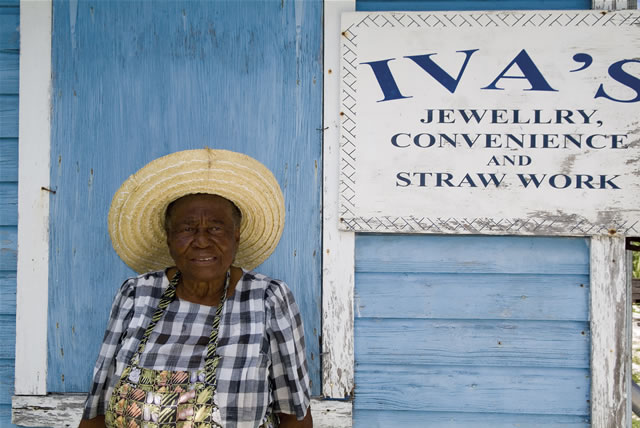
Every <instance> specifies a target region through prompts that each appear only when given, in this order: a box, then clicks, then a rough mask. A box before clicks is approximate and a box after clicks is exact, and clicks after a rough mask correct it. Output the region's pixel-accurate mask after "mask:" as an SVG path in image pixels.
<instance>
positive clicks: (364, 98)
mask: <svg viewBox="0 0 640 428" xmlns="http://www.w3.org/2000/svg"><path fill="white" fill-rule="evenodd" d="M341 46H342V52H341V58H342V62H341V73H342V74H341V85H342V86H341V103H342V105H341V113H340V114H341V118H342V123H341V135H340V138H341V141H340V146H341V160H340V162H341V164H340V215H341V218H340V227H341V228H342V229H344V230H354V231H365V232H401V233H492V234H505V233H506V234H541V235H545V234H546V235H549V234H551V235H554V234H560V235H598V234H605V233H614V231H615V232H616V233H620V234H626V235H638V234H640V132H639V128H640V125H639V123H640V114H639V113H640V108H639V107H640V59H638V52H640V14H639V13H638V12H637V11H621V12H604V11H563V12H557V11H532V12H522V11H519V12H442V13H434V12H422V13H419V12H416V13H392V12H390V13H362V12H361V13H357V12H354V13H345V14H343V15H342V42H341Z"/></svg>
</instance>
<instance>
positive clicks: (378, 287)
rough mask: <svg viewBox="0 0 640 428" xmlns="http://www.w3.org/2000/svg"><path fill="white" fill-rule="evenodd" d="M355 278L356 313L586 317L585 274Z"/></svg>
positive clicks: (364, 275)
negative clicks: (356, 279)
mask: <svg viewBox="0 0 640 428" xmlns="http://www.w3.org/2000/svg"><path fill="white" fill-rule="evenodd" d="M357 278H358V283H357V290H356V296H355V311H356V317H385V318H395V317H398V316H402V317H403V318H456V319H474V318H481V319H523V320H524V319H528V320H577V321H587V320H588V315H589V311H588V309H589V276H588V275H530V274H525V275H519V274H456V275H448V274H441V273H436V274H431V273H418V274H416V273H403V274H396V273H379V272H376V273H368V272H363V273H359V274H358V277H357ZM452 302H455V303H454V304H451V303H452Z"/></svg>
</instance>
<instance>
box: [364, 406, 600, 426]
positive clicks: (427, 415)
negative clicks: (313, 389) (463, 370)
mask: <svg viewBox="0 0 640 428" xmlns="http://www.w3.org/2000/svg"><path fill="white" fill-rule="evenodd" d="M543 426H544V427H554V428H590V427H591V424H590V423H589V418H588V417H584V416H562V415H530V414H529V415H518V414H504V413H498V414H495V413H467V412H451V413H447V412H407V411H403V412H400V411H376V410H355V411H354V413H353V427H354V428H371V427H402V428H425V427H437V428H469V427H473V428H514V427H517V428H540V427H543Z"/></svg>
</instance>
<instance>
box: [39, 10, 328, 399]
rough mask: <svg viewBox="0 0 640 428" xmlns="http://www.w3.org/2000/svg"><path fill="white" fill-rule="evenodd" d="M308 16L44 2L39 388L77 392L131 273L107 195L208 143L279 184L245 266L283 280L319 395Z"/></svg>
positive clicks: (315, 121)
mask: <svg viewBox="0 0 640 428" xmlns="http://www.w3.org/2000/svg"><path fill="white" fill-rule="evenodd" d="M321 17H322V2H320V1H301V0H300V1H287V2H281V1H275V0H274V1H242V2H204V1H197V2H193V1H183V2H160V3H151V2H117V3H112V2H98V3H89V2H86V1H79V2H56V3H54V19H53V22H54V29H53V48H52V50H53V68H54V70H53V75H54V81H53V116H52V118H53V119H52V147H51V164H52V169H51V186H52V188H54V189H55V190H56V193H55V195H52V196H51V229H50V230H51V247H50V248H51V258H50V282H49V284H50V304H49V326H48V328H49V333H48V339H49V353H48V356H49V377H48V388H49V391H55V392H65V391H86V390H87V389H88V386H89V381H90V374H91V367H92V364H93V361H94V358H95V356H96V355H97V350H98V346H99V339H100V337H101V335H102V331H104V326H105V323H106V319H107V312H108V308H109V304H110V302H111V300H112V297H113V294H114V292H115V290H116V288H117V287H118V286H119V285H120V283H121V282H122V281H123V280H124V279H125V278H126V277H128V276H130V275H132V272H131V271H130V270H129V269H128V268H126V266H124V264H123V263H122V262H121V261H120V260H119V259H118V257H117V256H116V255H115V253H114V251H113V250H112V248H111V243H110V241H109V238H108V234H107V227H106V217H107V211H108V207H109V204H110V202H111V197H112V195H113V193H114V192H115V191H116V189H117V188H118V187H119V185H120V184H121V183H122V181H123V180H124V179H126V178H127V176H128V175H130V174H131V173H133V172H135V171H136V170H137V169H139V168H140V167H142V166H143V165H144V164H146V163H147V162H149V161H151V160H152V159H154V158H156V157H158V156H161V155H165V154H168V153H170V152H174V151H177V150H181V149H188V148H201V147H205V146H208V147H212V148H224V149H231V150H236V151H241V152H244V153H247V154H248V155H250V156H253V157H255V158H256V159H258V160H260V161H261V162H263V163H264V164H265V165H266V166H267V167H269V168H270V169H271V170H272V171H273V173H274V175H275V176H276V178H277V179H278V181H279V183H280V185H281V187H282V189H283V192H284V195H285V200H286V202H285V204H286V215H287V220H286V226H285V231H284V234H283V237H282V240H281V242H280V244H279V246H278V248H277V249H276V252H275V253H274V254H273V256H272V257H271V258H270V259H269V260H268V261H267V262H265V263H264V264H263V265H262V266H260V267H259V268H258V269H257V270H258V271H260V272H262V273H265V274H267V275H270V276H273V277H276V278H280V279H282V280H284V281H286V282H287V283H288V284H289V285H290V287H291V288H292V290H293V292H294V294H295V296H296V299H297V301H298V303H299V305H300V307H301V309H302V312H303V318H304V322H305V331H306V338H307V350H308V353H307V356H308V362H309V367H310V370H311V379H312V382H313V393H314V394H319V393H320V390H319V380H320V377H319V370H320V366H319V363H320V358H319V334H320V305H321V299H320V296H321V295H320V261H321V256H320V242H321V235H320V232H321V230H320V221H321V217H320V214H321V197H322V195H321V177H322V175H321V173H322V172H321V166H320V165H321V132H320V128H321V119H322V117H321V102H322V93H321V88H322V70H321V58H322V57H321V54H322V33H321V31H322V27H321V25H322V20H321ZM87 320H90V321H89V322H87ZM63 351H64V356H62V352H63ZM62 375H64V379H65V380H64V382H63V381H62Z"/></svg>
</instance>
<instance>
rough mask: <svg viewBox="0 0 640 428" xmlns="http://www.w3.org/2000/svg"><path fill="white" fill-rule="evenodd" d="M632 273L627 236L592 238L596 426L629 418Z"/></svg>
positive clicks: (613, 426) (605, 427)
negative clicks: (627, 251)
mask: <svg viewBox="0 0 640 428" xmlns="http://www.w3.org/2000/svg"><path fill="white" fill-rule="evenodd" d="M630 299H631V277H630V272H629V270H628V269H627V254H626V251H625V239H624V237H621V236H611V237H609V236H594V237H593V238H591V365H592V373H591V376H592V381H591V391H592V393H591V401H592V403H593V404H592V413H591V420H592V423H593V426H594V427H598V428H617V427H627V426H629V424H630V423H631V422H630V417H631V414H630V406H629V394H630V384H629V380H630V379H631V373H630V370H631V369H630V362H631V340H630V339H631V338H630V334H631V333H630V331H631V330H630V329H631V302H630Z"/></svg>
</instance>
